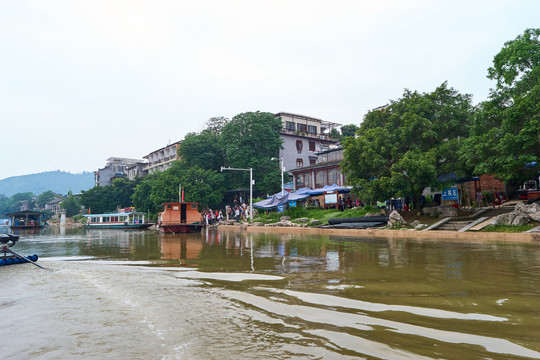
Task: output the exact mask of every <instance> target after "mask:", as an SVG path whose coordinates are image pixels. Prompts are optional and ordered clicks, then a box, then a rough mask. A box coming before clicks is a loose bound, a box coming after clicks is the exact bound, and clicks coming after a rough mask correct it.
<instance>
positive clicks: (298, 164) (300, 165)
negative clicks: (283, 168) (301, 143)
mask: <svg viewBox="0 0 540 360" xmlns="http://www.w3.org/2000/svg"><path fill="white" fill-rule="evenodd" d="M303 166H304V160H302V159H296V167H297V168H301V167H303Z"/></svg>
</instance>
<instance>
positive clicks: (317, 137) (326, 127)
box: [275, 112, 341, 173]
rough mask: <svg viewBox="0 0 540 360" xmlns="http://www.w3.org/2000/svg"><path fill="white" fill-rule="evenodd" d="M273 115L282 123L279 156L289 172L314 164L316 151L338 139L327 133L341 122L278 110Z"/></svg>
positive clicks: (326, 147)
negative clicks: (281, 143)
mask: <svg viewBox="0 0 540 360" xmlns="http://www.w3.org/2000/svg"><path fill="white" fill-rule="evenodd" d="M275 116H276V117H279V118H280V119H281V122H282V123H283V129H282V130H281V131H280V136H281V138H282V139H283V149H281V150H280V152H279V157H280V158H283V165H284V166H285V170H286V171H288V172H289V173H291V171H292V170H294V169H298V168H303V167H305V166H311V165H314V164H315V163H316V162H317V154H318V153H320V152H321V151H324V150H327V149H328V148H329V147H330V145H334V144H337V143H338V139H335V138H331V137H330V136H329V135H328V134H329V132H330V130H332V129H333V128H338V127H340V126H341V124H338V123H332V122H329V121H325V120H321V119H317V118H313V117H309V116H304V115H298V114H292V113H287V112H280V113H277V114H275Z"/></svg>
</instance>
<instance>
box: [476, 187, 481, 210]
mask: <svg viewBox="0 0 540 360" xmlns="http://www.w3.org/2000/svg"><path fill="white" fill-rule="evenodd" d="M476 206H478V207H482V190H481V189H480V188H478V189H476Z"/></svg>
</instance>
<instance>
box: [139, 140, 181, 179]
mask: <svg viewBox="0 0 540 360" xmlns="http://www.w3.org/2000/svg"><path fill="white" fill-rule="evenodd" d="M180 143H181V141H177V142H175V143H173V144H170V145H167V146H165V147H163V148H161V149H158V150H156V151H153V152H151V153H150V154H148V155H146V156H143V158H145V159H146V160H148V164H147V165H146V166H145V167H144V168H143V170H144V171H145V172H146V174H152V173H154V172H156V171H165V170H167V169H168V168H170V167H171V165H172V163H173V162H175V161H178V160H179V156H178V148H179V147H180Z"/></svg>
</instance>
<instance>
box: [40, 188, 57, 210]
mask: <svg viewBox="0 0 540 360" xmlns="http://www.w3.org/2000/svg"><path fill="white" fill-rule="evenodd" d="M56 197H57V195H56V194H55V193H54V192H53V191H51V190H48V191H45V192H43V193H41V194H40V195H38V196H37V198H36V205H37V206H38V207H39V208H40V209H43V208H44V207H45V204H47V203H48V202H49V201H52V200H54V199H55V198H56Z"/></svg>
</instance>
